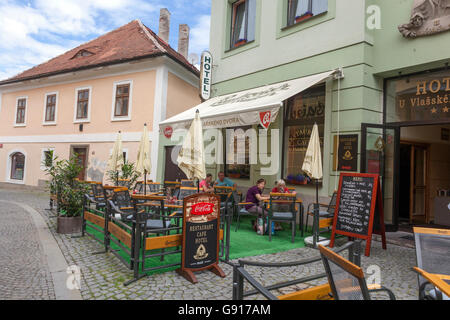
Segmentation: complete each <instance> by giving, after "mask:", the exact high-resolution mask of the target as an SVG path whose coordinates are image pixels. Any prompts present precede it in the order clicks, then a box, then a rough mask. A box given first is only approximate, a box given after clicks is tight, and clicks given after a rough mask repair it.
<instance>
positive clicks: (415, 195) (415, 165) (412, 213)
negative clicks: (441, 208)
mask: <svg viewBox="0 0 450 320" xmlns="http://www.w3.org/2000/svg"><path fill="white" fill-rule="evenodd" d="M429 155H430V145H429V144H419V143H416V142H407V141H402V142H401V143H400V181H399V183H400V192H399V197H400V208H399V222H400V223H405V222H407V223H409V224H424V223H428V222H429V221H430V219H429V206H428V194H429V176H428V169H429V168H428V167H429Z"/></svg>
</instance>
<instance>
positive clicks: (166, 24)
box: [158, 8, 170, 43]
mask: <svg viewBox="0 0 450 320" xmlns="http://www.w3.org/2000/svg"><path fill="white" fill-rule="evenodd" d="M169 31H170V12H169V10H167V8H162V9H161V10H160V11H159V30H158V37H160V38H161V39H162V40H164V41H165V42H167V43H169Z"/></svg>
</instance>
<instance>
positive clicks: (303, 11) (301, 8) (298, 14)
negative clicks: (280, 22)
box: [287, 0, 328, 26]
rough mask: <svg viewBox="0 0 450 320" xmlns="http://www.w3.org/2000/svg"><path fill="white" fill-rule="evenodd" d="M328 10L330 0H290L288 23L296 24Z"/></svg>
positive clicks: (289, 24)
mask: <svg viewBox="0 0 450 320" xmlns="http://www.w3.org/2000/svg"><path fill="white" fill-rule="evenodd" d="M327 11H328V0H288V19H287V25H288V26H291V25H294V24H296V23H299V22H302V21H305V20H308V19H309V18H311V17H314V16H317V15H319V14H321V13H324V12H327Z"/></svg>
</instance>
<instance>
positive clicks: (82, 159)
mask: <svg viewBox="0 0 450 320" xmlns="http://www.w3.org/2000/svg"><path fill="white" fill-rule="evenodd" d="M72 154H75V155H76V156H77V158H78V164H79V165H80V166H81V167H82V170H81V172H80V174H79V175H78V177H77V178H78V179H80V180H81V181H84V180H85V179H86V167H87V163H88V162H87V155H88V151H87V147H74V148H72Z"/></svg>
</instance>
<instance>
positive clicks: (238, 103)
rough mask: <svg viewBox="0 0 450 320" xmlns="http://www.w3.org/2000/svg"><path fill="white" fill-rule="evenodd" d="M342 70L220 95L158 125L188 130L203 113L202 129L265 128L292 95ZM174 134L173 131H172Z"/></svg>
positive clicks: (338, 73) (163, 127)
mask: <svg viewBox="0 0 450 320" xmlns="http://www.w3.org/2000/svg"><path fill="white" fill-rule="evenodd" d="M340 74H341V70H340V69H337V70H333V71H328V72H324V73H320V74H316V75H312V76H308V77H303V78H299V79H295V80H289V81H284V82H279V83H275V84H271V85H267V86H263V87H258V88H254V89H250V90H245V91H240V92H235V93H231V94H228V95H223V96H217V97H214V98H212V99H210V100H208V101H205V102H204V103H202V104H199V105H197V106H196V107H193V108H191V109H189V110H186V111H184V112H182V113H179V114H177V115H176V116H173V117H171V118H169V119H167V120H164V121H162V122H161V123H160V124H159V125H160V127H161V129H163V130H162V131H164V130H165V129H166V128H171V129H172V130H177V129H187V128H189V126H190V124H191V122H192V120H193V119H194V117H195V112H196V110H199V111H200V118H201V119H202V123H203V129H212V128H228V127H240V126H247V125H254V124H261V125H262V126H264V127H265V128H266V129H267V128H268V127H269V125H270V123H272V122H274V121H275V120H276V118H277V115H278V112H279V110H280V107H281V106H282V105H283V102H284V101H285V100H287V99H289V98H290V97H292V96H295V95H296V94H298V93H300V92H302V91H304V90H306V89H308V88H310V87H312V86H314V85H316V84H318V83H320V82H323V81H325V80H327V79H329V78H331V77H333V76H339V75H340ZM170 131H171V130H170Z"/></svg>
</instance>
